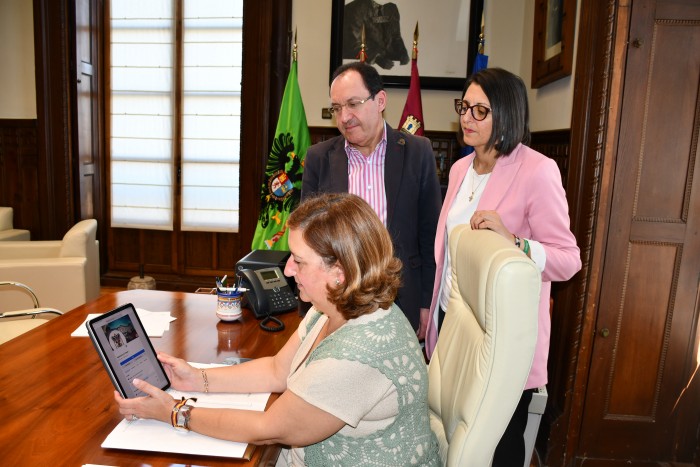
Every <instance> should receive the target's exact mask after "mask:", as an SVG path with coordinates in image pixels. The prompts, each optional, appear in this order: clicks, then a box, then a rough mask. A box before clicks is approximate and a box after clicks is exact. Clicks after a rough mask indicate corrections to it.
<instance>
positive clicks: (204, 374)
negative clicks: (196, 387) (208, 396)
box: [199, 368, 209, 392]
mask: <svg viewBox="0 0 700 467" xmlns="http://www.w3.org/2000/svg"><path fill="white" fill-rule="evenodd" d="M199 371H201V372H202V379H203V380H204V392H209V379H207V372H206V371H205V370H204V369H201V368H200V370H199Z"/></svg>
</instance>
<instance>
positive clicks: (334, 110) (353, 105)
mask: <svg viewBox="0 0 700 467" xmlns="http://www.w3.org/2000/svg"><path fill="white" fill-rule="evenodd" d="M370 99H374V94H370V95H369V96H367V97H366V98H364V99H350V100H348V101H347V102H346V103H345V104H333V105H331V106H330V107H328V111H329V112H330V113H331V114H339V113H340V111H341V110H343V107H347V109H348V110H349V111H351V112H352V111H353V110H355V109H357V108H358V107H359V106H361V105H362V104H364V103H365V102H367V101H368V100H370Z"/></svg>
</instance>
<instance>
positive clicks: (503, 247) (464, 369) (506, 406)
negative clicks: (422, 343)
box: [428, 225, 541, 467]
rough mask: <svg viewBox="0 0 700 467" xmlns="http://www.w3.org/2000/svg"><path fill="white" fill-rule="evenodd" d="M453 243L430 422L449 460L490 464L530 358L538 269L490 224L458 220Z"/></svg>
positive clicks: (433, 375) (446, 462) (431, 389)
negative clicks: (485, 227)
mask: <svg viewBox="0 0 700 467" xmlns="http://www.w3.org/2000/svg"><path fill="white" fill-rule="evenodd" d="M449 248H450V254H451V257H452V265H453V266H452V271H451V274H452V286H453V290H452V294H451V296H450V299H449V302H448V305H447V313H446V315H445V321H444V323H443V325H442V329H441V331H440V336H439V338H438V341H437V347H436V349H435V352H434V353H433V356H432V359H431V361H430V366H429V368H428V376H429V381H430V387H429V393H428V405H429V407H430V424H431V428H432V430H433V431H434V432H435V434H436V435H437V438H438V442H439V445H440V456H441V458H442V461H443V465H448V466H478V467H482V466H489V465H491V461H492V458H493V453H494V451H495V449H496V445H497V444H498V442H499V440H500V439H501V436H502V435H503V432H504V431H505V429H506V426H507V425H508V422H509V421H510V418H511V416H512V414H513V412H514V411H515V407H516V405H517V404H518V401H519V400H520V396H521V395H522V392H523V388H524V387H525V382H526V381H527V377H528V374H529V372H530V367H531V365H532V359H533V355H534V352H535V342H536V340H537V308H538V304H539V296H540V288H541V280H540V272H539V270H538V269H537V267H536V266H535V264H534V263H533V262H532V261H531V260H530V259H529V258H527V257H526V256H525V255H524V254H523V253H522V252H521V251H519V250H518V249H517V248H516V247H515V246H514V245H513V244H512V243H511V242H508V241H507V240H506V239H504V238H503V237H501V236H500V235H498V234H496V233H494V232H491V231H488V230H477V231H472V230H471V229H470V227H469V225H463V226H458V227H456V228H455V229H454V230H453V231H452V233H451V234H450V245H449Z"/></svg>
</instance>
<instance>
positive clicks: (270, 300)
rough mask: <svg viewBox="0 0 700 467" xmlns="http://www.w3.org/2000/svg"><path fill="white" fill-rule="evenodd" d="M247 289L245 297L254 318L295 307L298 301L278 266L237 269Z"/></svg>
mask: <svg viewBox="0 0 700 467" xmlns="http://www.w3.org/2000/svg"><path fill="white" fill-rule="evenodd" d="M238 274H240V276H241V279H242V280H243V283H244V284H245V286H247V288H248V291H247V292H246V293H245V298H246V300H247V301H248V304H249V305H250V308H251V310H252V311H253V314H255V317H256V318H265V317H268V316H270V315H274V314H278V313H284V312H286V311H290V310H294V309H296V308H297V305H298V301H297V297H296V296H295V295H294V292H293V291H292V288H291V287H290V286H289V283H288V282H287V279H286V278H285V277H284V274H282V270H281V269H280V268H279V267H271V268H264V269H256V270H252V269H241V270H240V271H238Z"/></svg>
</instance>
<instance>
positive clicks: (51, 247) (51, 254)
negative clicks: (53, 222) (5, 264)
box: [0, 240, 61, 260]
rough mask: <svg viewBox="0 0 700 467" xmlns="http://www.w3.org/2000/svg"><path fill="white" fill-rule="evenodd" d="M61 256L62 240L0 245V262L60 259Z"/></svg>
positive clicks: (4, 243)
mask: <svg viewBox="0 0 700 467" xmlns="http://www.w3.org/2000/svg"><path fill="white" fill-rule="evenodd" d="M60 254H61V241H60V240H40V241H28V242H22V241H17V242H3V243H0V260H5V259H25V258H58V257H59V255H60Z"/></svg>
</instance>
